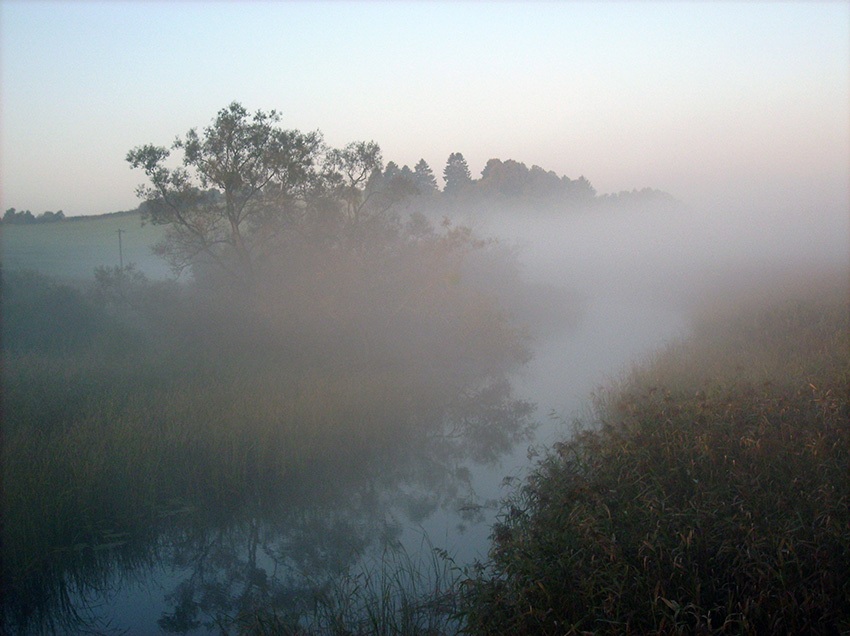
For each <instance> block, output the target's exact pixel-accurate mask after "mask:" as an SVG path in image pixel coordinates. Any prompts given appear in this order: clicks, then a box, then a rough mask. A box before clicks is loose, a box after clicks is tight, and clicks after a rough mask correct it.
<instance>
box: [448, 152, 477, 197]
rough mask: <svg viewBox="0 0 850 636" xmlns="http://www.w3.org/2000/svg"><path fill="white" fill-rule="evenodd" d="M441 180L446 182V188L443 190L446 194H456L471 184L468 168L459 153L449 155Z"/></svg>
mask: <svg viewBox="0 0 850 636" xmlns="http://www.w3.org/2000/svg"><path fill="white" fill-rule="evenodd" d="M443 179H445V181H446V186H445V188H443V192H445V193H446V194H457V193H458V192H460V191H461V190H463V189H464V188H465V187H466V186H468V185H469V184H470V183H472V175H471V174H470V172H469V166H468V165H467V163H466V159H464V158H463V155H462V154H461V153H459V152H453V153H452V154H450V155H449V158H448V161H446V167H445V169H444V170H443Z"/></svg>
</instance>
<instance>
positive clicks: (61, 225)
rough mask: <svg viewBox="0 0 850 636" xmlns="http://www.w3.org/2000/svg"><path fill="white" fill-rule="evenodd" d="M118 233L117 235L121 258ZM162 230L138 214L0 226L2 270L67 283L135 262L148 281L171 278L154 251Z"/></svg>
mask: <svg viewBox="0 0 850 636" xmlns="http://www.w3.org/2000/svg"><path fill="white" fill-rule="evenodd" d="M118 230H121V250H120V253H119V241H118V236H119V234H118ZM164 231H165V228H163V227H162V226H156V225H151V224H145V225H142V218H141V214H140V213H139V211H138V210H130V211H124V212H113V213H110V214H99V215H96V216H76V217H68V218H66V219H65V220H63V221H60V222H52V223H31V224H30V223H27V224H3V226H2V228H0V237H2V265H3V270H4V271H11V270H24V269H29V270H34V271H37V272H41V273H43V274H47V275H49V276H57V277H60V278H63V279H66V280H73V281H85V280H92V279H93V278H94V270H95V268H97V267H99V266H102V265H105V266H115V265H118V264H119V262H120V260H121V258H122V256H123V261H124V264H125V265H126V264H128V263H135V265H136V266H137V268H138V269H139V270H141V271H142V272H144V273H145V274H146V275H147V276H149V277H152V278H165V277H168V276H170V275H171V274H170V271H169V269H168V266H167V265H166V263H165V262H164V261H163V260H162V259H160V258H159V257H158V256H156V255H154V254H153V252H152V249H151V248H152V247H153V245H154V244H155V243H156V242H158V241H159V240H160V239H161V238H162V235H163V232H164Z"/></svg>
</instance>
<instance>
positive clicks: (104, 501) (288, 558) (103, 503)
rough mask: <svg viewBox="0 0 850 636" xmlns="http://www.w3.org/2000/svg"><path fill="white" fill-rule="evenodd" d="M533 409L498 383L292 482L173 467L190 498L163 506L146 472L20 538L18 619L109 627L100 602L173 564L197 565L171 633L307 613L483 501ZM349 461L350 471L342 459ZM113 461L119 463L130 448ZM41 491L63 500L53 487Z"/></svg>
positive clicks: (405, 421)
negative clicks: (485, 482) (415, 536)
mask: <svg viewBox="0 0 850 636" xmlns="http://www.w3.org/2000/svg"><path fill="white" fill-rule="evenodd" d="M530 414H531V406H530V405H529V404H527V403H525V402H523V401H520V400H515V399H513V397H512V395H511V389H510V385H509V384H508V383H507V382H504V381H493V382H492V383H489V384H486V385H485V386H484V387H483V388H481V389H479V390H475V391H474V390H467V391H464V392H462V394H460V395H455V396H454V397H452V398H451V399H449V400H448V402H447V403H446V404H444V405H443V406H431V407H430V408H427V409H415V410H411V411H409V412H404V413H398V414H397V417H398V419H397V421H396V423H395V430H396V433H397V434H396V435H395V436H391V438H390V439H386V440H384V443H383V444H382V445H381V446H380V447H378V448H376V447H375V446H374V445H364V446H362V447H360V446H358V445H353V444H352V443H351V437H350V436H349V435H343V434H340V435H339V441H338V443H339V445H340V446H341V447H340V448H333V447H332V446H333V444H334V442H333V440H330V439H325V440H323V444H324V446H323V451H322V453H320V454H319V455H317V456H316V457H314V459H316V461H315V462H314V463H313V465H312V466H302V467H301V469H299V470H298V471H294V472H293V471H290V472H282V473H279V474H278V479H273V478H270V473H269V472H268V471H259V470H253V471H245V472H244V473H243V474H241V475H238V476H231V477H232V481H231V482H229V485H228V491H227V492H218V491H216V490H215V489H212V488H211V487H210V486H209V485H201V486H199V487H197V488H196V489H195V490H194V491H191V490H188V489H187V488H186V484H188V483H189V482H190V481H192V480H193V479H197V476H198V475H203V474H205V472H207V471H209V473H210V474H213V473H215V474H218V473H220V471H221V468H220V467H218V466H214V465H210V466H203V465H196V466H193V467H191V475H192V476H191V477H189V478H187V477H186V472H187V467H186V466H185V465H184V464H183V463H181V462H179V461H172V462H171V463H170V464H169V465H167V466H161V469H162V470H163V474H162V475H160V477H159V478H160V479H161V480H162V482H163V483H164V482H168V481H169V480H171V481H173V483H174V484H175V490H174V491H173V493H172V494H174V493H179V492H183V493H184V494H185V496H184V497H183V498H181V499H177V498H175V499H174V500H173V501H172V502H171V503H169V504H167V505H166V506H165V507H163V506H159V507H157V508H154V507H151V505H150V504H149V502H148V501H147V500H146V499H145V496H146V493H144V492H143V491H144V488H145V483H144V476H143V475H140V476H139V477H140V479H139V481H138V483H137V484H135V486H138V487H139V488H138V489H137V488H135V487H134V485H133V484H127V483H123V482H118V481H116V482H114V483H112V484H111V485H109V486H108V489H107V490H100V491H92V492H90V493H88V495H87V496H86V498H84V499H83V500H81V501H79V502H77V503H78V507H77V509H76V510H75V511H74V512H73V515H74V516H73V518H67V517H66V518H62V519H56V520H55V521H56V527H55V528H50V527H45V528H42V530H43V534H42V535H40V536H33V537H28V538H27V539H26V541H24V542H23V543H21V542H20V541H19V542H18V543H17V546H16V548H17V552H18V554H16V555H15V559H14V560H13V561H7V565H12V566H13V567H14V568H15V570H14V571H10V570H9V569H8V568H6V567H4V570H5V571H4V587H5V589H6V596H5V599H4V601H3V606H4V610H3V612H4V624H5V625H6V626H7V627H9V628H10V629H18V628H20V631H21V632H28V631H29V632H32V633H39V632H42V633H51V632H54V631H59V632H61V631H65V630H69V631H73V632H78V631H82V630H83V628H84V627H85V626H87V625H88V626H98V629H100V628H102V627H103V626H104V622H103V621H100V620H99V619H98V615H101V616H102V615H103V611H102V609H99V608H100V607H108V604H109V599H110V597H111V595H113V594H114V593H115V592H116V591H118V590H120V589H122V587H123V586H125V585H126V584H128V583H130V582H132V581H139V580H144V579H146V578H151V577H156V576H157V573H158V572H160V573H161V572H162V571H165V572H181V573H183V575H182V576H183V579H182V580H181V581H180V583H179V584H178V585H176V586H175V587H174V588H173V589H172V590H171V591H170V592H169V594H168V595H167V597H166V598H165V604H166V606H167V607H168V609H167V610H166V611H164V612H163V614H162V616H161V619H160V627H161V628H162V629H165V630H168V631H173V632H178V633H179V632H183V631H186V630H187V629H190V628H193V627H196V626H202V627H205V628H206V629H215V627H216V625H218V624H220V625H225V624H227V623H228V622H230V621H234V620H240V619H241V618H244V617H245V616H250V615H251V614H252V613H258V612H262V611H268V610H269V608H274V609H276V610H279V611H281V612H283V613H285V614H287V615H298V614H299V613H303V612H305V611H306V610H307V609H308V608H309V606H310V603H311V599H312V598H313V597H314V596H315V594H317V593H321V592H322V590H323V589H325V588H326V587H327V586H328V585H330V584H331V581H333V580H334V579H338V578H339V577H344V576H346V574H347V573H348V572H350V571H351V569H352V568H356V567H357V563H358V560H359V559H361V557H363V555H364V554H366V553H367V552H369V551H370V550H372V549H378V550H379V549H381V547H382V546H386V545H393V544H395V542H396V541H397V539H398V537H399V535H400V532H401V529H402V526H403V524H404V523H406V522H412V523H419V522H421V521H422V520H424V519H425V518H427V517H428V516H430V515H431V514H433V513H434V512H435V511H437V510H439V509H447V510H458V509H460V508H464V506H465V504H468V502H469V501H470V500H471V498H472V497H473V496H474V494H473V493H472V492H471V485H470V474H471V473H470V470H469V468H470V466H471V464H473V463H488V462H492V461H495V460H497V459H498V458H499V457H500V456H501V455H502V454H503V453H504V452H506V451H507V450H509V449H510V448H511V447H512V446H513V445H514V444H515V443H516V442H517V441H519V440H522V439H526V438H527V437H528V436H529V435H530V430H531V424H530V419H529V416H530ZM426 420H427V422H428V425H427V426H426V425H425V421H426ZM379 428H381V429H383V427H379ZM46 448H47V449H49V448H50V447H46ZM171 450H173V449H171ZM160 451H161V453H162V457H172V458H173V455H169V454H168V452H167V451H169V449H166V448H162V449H160ZM160 451H158V452H160ZM322 455H325V456H327V458H328V459H327V460H326V461H322V460H321V456H322ZM340 458H344V460H345V462H346V465H345V466H336V465H335V464H336V462H338V461H339V459H340ZM101 460H102V462H103V466H104V470H111V467H113V466H114V465H115V464H116V463H118V462H120V461H121V457H120V452H118V451H117V450H116V456H115V457H113V458H108V457H103V458H101ZM149 460H150V461H158V460H156V459H155V458H153V459H150V458H149ZM50 461H51V458H47V457H45V458H40V459H37V460H36V461H35V463H34V465H35V466H38V465H39V464H40V463H42V462H43V463H45V464H49V463H50ZM107 467H110V468H107ZM55 494H56V496H61V494H62V493H61V492H57V493H55ZM39 496H40V497H41V503H40V504H39V505H40V506H42V507H45V508H50V506H51V504H50V502H49V499H50V497H51V493H49V492H41V493H40V495H39ZM56 509H57V510H60V511H61V510H63V508H62V507H61V506H58V507H57V508H56ZM466 509H467V510H469V507H466ZM128 510H135V511H136V512H135V514H133V515H130V514H129V513H127V511H128ZM12 521H13V523H14V520H12ZM63 532H64V533H65V534H64V535H63ZM4 550H5V548H4ZM45 555H47V556H45ZM22 563H23V564H24V565H25V566H26V564H27V563H29V564H31V567H30V568H26V567H23V568H22V567H21V564H22ZM6 583H10V584H11V585H6ZM114 618H115V619H116V620H117V618H118V617H114ZM106 626H108V621H106Z"/></svg>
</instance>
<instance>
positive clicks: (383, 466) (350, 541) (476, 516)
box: [22, 220, 686, 634]
mask: <svg viewBox="0 0 850 636" xmlns="http://www.w3.org/2000/svg"><path fill="white" fill-rule="evenodd" d="M583 223H584V221H583V220H578V221H577V222H574V223H572V225H570V227H569V228H561V230H562V231H561V232H560V233H559V234H558V236H559V238H558V239H554V238H553V232H552V231H551V229H548V230H547V229H545V228H534V227H528V226H525V227H522V228H519V227H513V228H511V227H507V226H506V227H505V228H504V230H503V231H504V232H506V233H509V232H511V231H513V232H514V234H512V235H515V236H518V237H519V242H518V245H519V250H520V259H521V260H522V261H523V262H524V266H525V275H526V276H527V277H528V279H529V280H530V281H533V282H535V283H541V284H542V283H545V284H549V285H555V286H556V287H557V288H559V289H562V290H566V291H567V292H568V293H567V294H566V295H565V298H569V299H571V300H570V304H569V306H564V307H563V308H562V309H563V316H562V319H561V318H557V317H556V319H554V320H550V321H549V325H548V327H547V328H546V329H541V330H539V333H538V336H537V340H536V342H535V345H534V358H533V360H532V361H531V362H530V363H529V364H528V365H527V366H526V367H525V368H524V369H522V370H521V371H520V372H518V373H515V374H513V375H512V376H511V382H512V387H510V388H511V391H512V392H511V393H510V394H508V393H506V392H498V391H496V392H493V393H491V394H483V393H482V394H481V395H478V396H476V398H475V403H474V404H470V405H469V406H468V411H466V412H463V413H455V414H454V416H455V417H459V418H468V417H473V418H474V417H480V418H486V417H488V414H490V413H495V412H497V410H498V408H499V407H500V406H504V405H505V404H510V403H512V402H511V401H512V400H515V399H520V400H529V401H531V402H534V403H535V404H536V405H537V408H536V411H535V415H534V419H535V420H536V421H537V422H538V423H539V425H538V427H537V430H536V437H535V439H534V440H530V441H521V442H517V443H515V444H514V445H513V447H512V448H508V449H505V448H502V450H501V451H500V454H501V457H500V461H499V462H497V463H495V464H492V463H481V462H479V461H476V459H475V456H474V454H469V453H466V454H463V453H460V452H458V451H457V448H456V447H455V446H452V445H451V444H450V443H449V442H447V441H446V440H443V439H430V440H427V441H421V443H420V444H418V445H416V446H415V447H411V446H410V445H404V444H400V445H399V446H398V447H394V446H392V445H390V446H389V447H388V449H389V450H386V449H385V450H386V452H382V453H381V454H380V456H379V457H378V456H373V454H371V453H366V454H364V456H363V457H362V460H358V461H362V463H360V464H358V465H357V466H349V467H348V468H349V470H345V471H340V472H336V471H333V472H332V471H329V469H328V466H320V467H317V474H302V475H295V476H292V478H291V479H292V483H291V484H288V485H286V487H285V488H281V486H280V484H276V485H273V486H271V485H270V488H269V491H268V492H263V491H261V490H262V489H260V491H257V492H240V493H236V495H235V499H234V496H233V495H232V494H231V495H228V496H226V497H225V496H223V503H222V507H221V509H220V510H218V509H198V508H197V507H195V506H192V505H191V504H187V505H181V504H180V503H175V504H174V506H173V507H172V508H171V509H168V510H162V511H160V514H159V515H158V518H156V519H155V520H153V521H152V522H151V523H149V524H148V525H147V526H146V527H144V528H133V529H132V530H131V531H130V532H127V533H124V532H121V531H120V529H119V530H116V531H115V536H114V537H113V539H112V540H111V541H107V542H106V543H101V544H100V545H97V546H91V545H87V546H86V545H74V543H73V541H70V542H69V543H68V545H67V546H65V547H62V548H61V549H60V548H59V547H57V548H56V558H55V559H54V564H55V567H53V568H48V569H47V570H45V572H44V576H43V577H42V578H41V579H39V580H37V581H36V580H33V581H31V582H30V583H31V585H32V594H33V595H36V596H37V595H38V594H44V595H46V597H47V598H48V599H49V602H48V603H47V604H46V605H45V607H50V608H52V609H51V610H50V615H49V616H52V617H53V618H55V619H56V622H55V624H53V625H51V622H50V620H51V619H50V617H49V616H48V617H47V618H46V619H45V621H44V622H42V623H41V625H42V627H43V628H45V631H48V632H50V631H55V632H56V633H69V634H71V633H73V634H76V633H81V632H84V630H85V629H87V628H91V629H93V630H95V631H97V632H98V633H126V634H151V633H189V634H207V633H211V634H212V633H218V628H217V627H216V624H215V621H216V620H223V621H224V620H227V618H228V617H229V618H233V617H235V616H238V615H239V614H240V612H243V611H249V610H250V609H251V608H252V607H258V606H264V605H269V604H273V605H276V606H278V607H283V608H302V609H305V610H306V609H307V608H309V605H310V598H311V594H312V591H313V590H314V589H316V587H321V586H323V585H326V584H327V583H328V582H329V581H332V580H335V579H336V578H338V577H342V578H345V577H347V576H348V577H350V576H351V574H352V573H356V572H358V571H360V569H361V568H362V567H364V566H362V565H361V564H362V563H364V562H374V561H372V560H373V559H375V558H378V557H379V556H380V555H381V554H382V553H383V552H384V551H385V550H386V548H387V546H390V547H398V546H400V547H401V549H402V550H403V552H404V553H406V554H407V555H409V556H410V557H411V558H413V559H417V558H424V560H425V561H427V560H428V558H429V556H428V555H429V554H430V552H431V550H432V549H433V548H441V549H445V550H446V551H447V552H448V553H449V554H450V555H451V556H452V557H453V558H454V559H455V561H456V562H457V563H458V564H461V565H462V564H467V563H470V562H472V561H473V560H474V559H480V558H483V557H485V556H486V552H487V548H488V535H489V530H490V525H491V523H492V521H493V519H494V516H495V514H496V509H497V508H496V501H497V500H498V499H499V498H501V497H502V496H504V495H505V494H506V493H507V487H508V486H506V483H507V482H506V481H505V477H509V478H521V477H522V476H523V475H524V474H525V472H526V471H527V469H528V467H529V466H530V465H531V461H530V460H529V448H530V447H533V446H539V445H541V444H542V445H548V444H551V443H552V442H553V441H555V440H557V439H558V438H559V437H562V436H564V435H566V434H568V432H569V428H568V424H569V423H570V421H571V419H572V418H573V417H576V416H582V415H585V414H586V411H587V408H588V405H589V397H590V394H591V392H592V391H593V390H594V389H596V388H597V387H598V386H600V385H602V384H604V383H605V382H606V381H608V380H609V379H611V378H613V377H615V376H616V375H617V374H618V373H620V372H621V371H622V370H623V369H624V368H625V367H626V366H627V365H628V364H629V363H630V362H631V361H634V360H636V359H639V358H640V356H641V355H643V354H645V353H646V352H649V351H651V350H652V349H654V348H655V347H657V346H659V345H660V344H662V343H663V342H664V341H665V340H667V339H670V338H673V337H676V336H679V335H682V334H683V333H684V330H685V328H686V323H685V319H684V314H683V312H682V311H681V310H680V309H679V308H678V307H677V306H676V305H675V304H673V303H667V302H663V300H659V298H660V296H659V294H657V293H655V292H657V290H658V286H659V281H658V280H657V279H656V278H654V277H653V276H651V275H650V274H651V273H652V272H654V271H656V270H655V269H654V267H655V265H654V264H653V263H649V264H647V263H646V262H644V263H643V264H642V265H641V268H642V274H643V276H644V278H643V279H641V276H640V274H639V273H638V272H637V271H636V270H635V268H634V267H632V268H625V269H624V268H623V263H624V262H625V261H626V259H627V258H629V254H631V256H632V257H634V256H635V253H634V250H636V249H637V248H633V247H631V246H630V244H629V243H628V241H626V240H625V238H624V237H623V236H622V235H620V236H619V238H618V237H617V236H614V237H612V239H611V241H612V243H611V245H618V246H619V247H616V248H611V249H601V248H598V246H599V245H604V243H599V242H598V240H597V239H593V240H594V242H595V244H596V246H597V248H598V249H597V248H593V247H592V246H591V245H590V244H589V243H590V241H591V238H592V237H591V233H593V232H596V231H597V230H596V229H595V228H596V226H595V225H592V226H591V225H583ZM618 241H619V242H618ZM612 249H613V253H612ZM651 256H652V254H651V253H649V254H645V253H642V256H641V258H643V257H646V258H649V257H651ZM627 279H628V280H627ZM641 280H643V281H644V285H643V289H641V285H640V284H639V281H641ZM550 318H551V316H550ZM550 413H554V414H555V415H556V416H555V417H550ZM409 416H410V417H411V418H412V419H416V418H418V417H424V418H427V417H436V416H437V415H435V414H434V413H429V412H423V413H410V414H409ZM440 416H441V417H442V416H444V414H443V415H440ZM508 419H509V418H508ZM503 424H504V425H505V426H507V425H508V424H509V422H500V421H499V420H498V418H494V419H493V421H492V422H490V423H489V424H488V425H489V426H491V427H493V428H494V429H497V428H498V427H500V426H502V425H503ZM341 475H342V476H341ZM141 479H142V476H140V480H141ZM281 492H285V493H286V494H285V496H282V495H281ZM225 499H226V500H227V501H226V502H225V501H224V500H225ZM104 505H105V508H104V519H108V516H109V502H106V503H105V504H104ZM90 513H91V514H92V515H93V518H92V519H91V520H90V523H92V524H94V525H97V524H98V523H99V522H98V519H97V514H98V513H97V511H96V510H93V511H90ZM104 523H106V522H104ZM107 536H108V533H107ZM51 577H53V578H51ZM22 598H23V597H22ZM35 631H38V630H35Z"/></svg>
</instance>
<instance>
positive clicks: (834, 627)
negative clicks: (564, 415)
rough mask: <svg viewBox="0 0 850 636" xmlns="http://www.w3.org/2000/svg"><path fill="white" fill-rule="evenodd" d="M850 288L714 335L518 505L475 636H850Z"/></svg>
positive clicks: (495, 555) (489, 566) (489, 572)
mask: <svg viewBox="0 0 850 636" xmlns="http://www.w3.org/2000/svg"><path fill="white" fill-rule="evenodd" d="M849 323H850V321H848V305H847V287H846V282H845V281H843V280H842V281H841V283H840V284H839V285H837V286H834V287H832V288H831V289H821V290H820V291H819V293H818V294H808V295H805V296H803V297H799V296H797V297H794V298H790V299H785V300H782V301H780V300H778V299H773V302H772V303H771V304H770V305H762V306H757V307H749V308H739V311H738V312H736V313H735V314H726V315H724V316H722V317H720V318H718V317H715V319H714V320H711V321H708V322H706V323H704V324H703V325H702V326H701V327H700V328H698V329H697V330H696V332H695V333H694V335H693V336H692V337H691V339H689V340H687V341H684V342H680V343H678V344H675V345H671V346H670V347H669V348H667V349H666V350H664V351H662V352H660V353H659V354H658V355H657V356H655V357H654V358H652V359H650V360H648V361H646V362H645V363H644V364H642V365H640V366H638V367H636V368H635V369H634V370H633V371H632V372H631V373H630V374H628V375H627V376H626V377H624V378H623V379H622V380H620V381H618V382H617V383H615V384H613V385H612V386H610V387H609V388H607V389H606V390H604V391H601V392H600V393H599V394H598V396H597V398H598V399H597V403H596V411H595V418H594V420H593V421H591V422H590V423H588V424H585V425H583V426H580V427H579V428H578V429H577V430H576V433H575V435H574V436H573V437H572V438H570V439H568V440H565V441H564V442H562V443H560V444H557V445H555V447H554V449H553V451H552V452H551V453H550V454H549V456H548V457H546V458H545V460H544V461H543V462H542V463H541V464H540V465H539V466H538V467H537V469H536V471H535V472H534V473H533V474H532V476H531V477H530V478H529V479H528V481H527V482H526V483H525V484H524V485H523V487H522V488H521V489H519V490H518V491H517V492H516V493H515V494H514V495H513V496H512V497H511V498H509V499H508V500H507V501H506V502H505V505H504V508H503V512H502V516H501V519H500V522H499V523H498V524H497V525H496V526H495V527H494V530H493V545H492V549H491V553H490V558H489V560H488V561H487V562H486V563H485V564H482V565H480V566H479V569H478V573H477V575H476V576H474V577H472V578H471V579H470V581H469V582H468V584H467V585H468V589H469V593H468V596H467V597H466V603H467V604H466V606H465V610H464V611H465V617H466V620H467V626H468V628H469V631H470V632H471V633H475V634H507V633H510V634H611V635H613V634H618V635H619V634H759V635H761V634H836V635H837V634H847V633H850V602H848V601H850V396H848V388H849V387H850V324H849Z"/></svg>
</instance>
